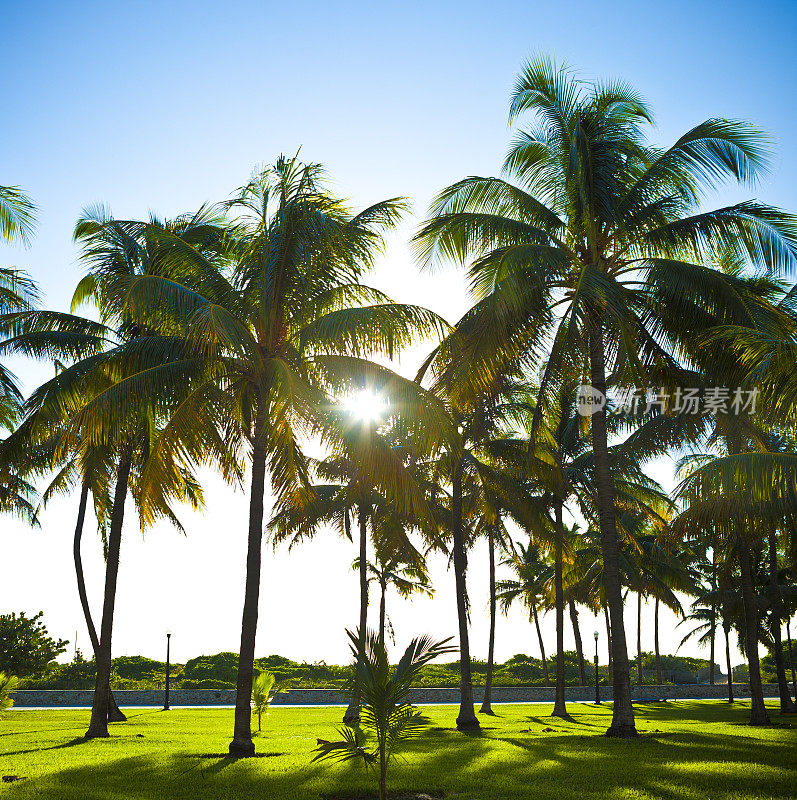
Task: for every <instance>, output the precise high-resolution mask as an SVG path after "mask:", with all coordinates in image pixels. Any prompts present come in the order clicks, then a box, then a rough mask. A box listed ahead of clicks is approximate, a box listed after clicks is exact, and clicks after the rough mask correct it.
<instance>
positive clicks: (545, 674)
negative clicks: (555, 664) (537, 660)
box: [531, 605, 551, 686]
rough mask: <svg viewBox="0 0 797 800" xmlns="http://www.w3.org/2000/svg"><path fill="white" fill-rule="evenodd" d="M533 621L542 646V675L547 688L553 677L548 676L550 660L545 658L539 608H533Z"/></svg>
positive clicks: (534, 606) (538, 640)
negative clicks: (538, 613) (538, 614)
mask: <svg viewBox="0 0 797 800" xmlns="http://www.w3.org/2000/svg"><path fill="white" fill-rule="evenodd" d="M531 620H532V621H533V622H534V627H535V628H536V629H537V642H538V644H539V645H540V657H541V658H542V674H543V680H544V681H545V685H546V686H550V685H551V677H550V675H549V674H548V659H547V658H546V657H545V643H544V642H543V640H542V631H541V630H540V618H539V617H538V616H537V606H536V605H533V606H532V607H531Z"/></svg>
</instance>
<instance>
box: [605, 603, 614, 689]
mask: <svg viewBox="0 0 797 800" xmlns="http://www.w3.org/2000/svg"><path fill="white" fill-rule="evenodd" d="M603 616H604V617H605V618H606V641H607V643H608V646H609V665H608V667H607V669H608V672H607V675H606V682H607V683H608V684H609V686H611V685H612V680H614V673H613V671H612V625H611V622H610V621H609V609H608V608H606V606H604V607H603Z"/></svg>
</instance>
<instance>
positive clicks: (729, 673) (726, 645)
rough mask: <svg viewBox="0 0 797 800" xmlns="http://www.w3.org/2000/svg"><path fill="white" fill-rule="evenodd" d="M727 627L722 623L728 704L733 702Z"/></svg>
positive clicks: (731, 669) (729, 644) (731, 668)
mask: <svg viewBox="0 0 797 800" xmlns="http://www.w3.org/2000/svg"><path fill="white" fill-rule="evenodd" d="M728 627H729V626H728V625H726V624H725V623H724V622H723V625H722V629H723V630H724V631H725V664H726V669H727V670H728V702H729V703H732V702H733V666H732V665H731V642H730V631H729V630H728Z"/></svg>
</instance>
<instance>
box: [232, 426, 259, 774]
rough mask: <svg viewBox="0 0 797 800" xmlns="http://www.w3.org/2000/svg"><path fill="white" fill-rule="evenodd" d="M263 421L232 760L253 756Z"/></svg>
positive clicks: (255, 455) (255, 457) (255, 464)
mask: <svg viewBox="0 0 797 800" xmlns="http://www.w3.org/2000/svg"><path fill="white" fill-rule="evenodd" d="M263 425H264V420H263V419H262V415H261V413H258V420H257V423H256V431H257V438H256V439H255V442H254V446H253V448H252V486H251V493H250V496H249V535H248V543H247V552H246V584H245V588H244V608H243V614H242V617H241V647H240V650H239V654H238V680H237V687H236V694H235V726H234V729H233V738H232V741H231V742H230V747H229V752H230V755H231V756H233V757H235V758H241V757H248V756H253V755H254V754H255V745H254V742H253V741H252V725H251V722H252V710H251V702H252V673H253V671H254V661H255V637H256V635H257V612H258V603H259V602H260V568H261V550H262V544H263V496H264V494H265V489H266V442H265V436H264V435H263V433H262V430H263Z"/></svg>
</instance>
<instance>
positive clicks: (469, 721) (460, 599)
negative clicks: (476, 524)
mask: <svg viewBox="0 0 797 800" xmlns="http://www.w3.org/2000/svg"><path fill="white" fill-rule="evenodd" d="M462 470H463V465H462V461H459V462H458V463H457V465H456V467H455V468H454V475H453V480H452V491H451V523H452V524H451V532H452V535H453V551H454V553H453V555H454V579H455V581H456V590H457V618H458V622H459V669H460V682H459V693H460V697H459V715H458V716H457V728H459V729H460V730H473V729H478V728H479V727H480V725H479V720H478V719H477V718H476V711H475V710H474V707H473V679H472V677H471V670H470V642H469V640H468V606H467V596H468V595H467V587H466V584H465V574H466V572H467V564H468V559H467V554H466V553H465V535H464V531H463V529H462V528H463V525H462Z"/></svg>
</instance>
